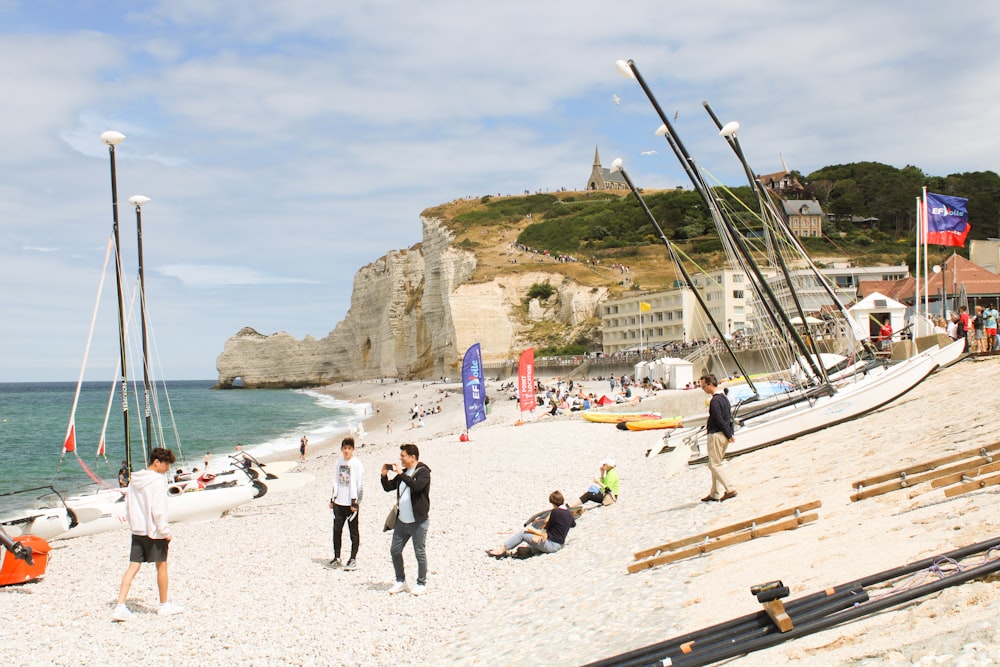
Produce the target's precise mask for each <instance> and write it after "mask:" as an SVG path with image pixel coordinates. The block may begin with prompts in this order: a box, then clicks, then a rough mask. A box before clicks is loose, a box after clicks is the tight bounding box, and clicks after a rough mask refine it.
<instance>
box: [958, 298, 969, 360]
mask: <svg viewBox="0 0 1000 667" xmlns="http://www.w3.org/2000/svg"><path fill="white" fill-rule="evenodd" d="M958 337H959V338H961V339H962V340H964V341H965V347H964V351H965V352H968V351H969V309H968V308H966V307H965V306H959V307H958Z"/></svg>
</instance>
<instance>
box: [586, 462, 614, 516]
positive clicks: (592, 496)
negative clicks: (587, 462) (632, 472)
mask: <svg viewBox="0 0 1000 667" xmlns="http://www.w3.org/2000/svg"><path fill="white" fill-rule="evenodd" d="M588 500H593V501H594V502H595V503H597V504H599V505H610V504H611V503H613V502H615V501H616V500H618V469H617V468H616V467H615V460H614V459H611V458H607V459H604V460H603V461H601V474H600V476H599V477H595V478H594V483H593V484H591V485H590V488H588V489H587V492H586V493H585V494H583V495H582V496H580V505H582V504H584V503H585V502H587V501H588ZM577 507H579V505H577Z"/></svg>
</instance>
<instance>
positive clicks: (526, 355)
mask: <svg viewBox="0 0 1000 667" xmlns="http://www.w3.org/2000/svg"><path fill="white" fill-rule="evenodd" d="M517 395H518V398H519V401H518V402H519V403H520V405H521V412H532V411H534V409H535V407H536V403H535V348H533V347H529V348H528V349H527V350H525V351H524V352H522V353H521V361H519V362H518V363H517Z"/></svg>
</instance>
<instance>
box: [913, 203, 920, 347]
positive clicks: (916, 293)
mask: <svg viewBox="0 0 1000 667" xmlns="http://www.w3.org/2000/svg"><path fill="white" fill-rule="evenodd" d="M916 204H917V224H916V225H915V227H916V235H915V241H914V245H915V246H916V247H915V252H916V257H917V258H916V260H915V261H914V263H913V271H914V274H915V275H914V281H913V285H914V287H913V332H914V333H915V334H916V335H917V336H919V335H920V226H921V218H920V197H917V202H916Z"/></svg>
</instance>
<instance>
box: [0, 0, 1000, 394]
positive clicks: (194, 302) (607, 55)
mask: <svg viewBox="0 0 1000 667" xmlns="http://www.w3.org/2000/svg"><path fill="white" fill-rule="evenodd" d="M681 4H682V3H673V2H663V1H662V0H648V1H647V0H635V1H633V2H626V3H618V4H614V3H612V4H609V3H606V2H592V1H587V0H576V1H573V2H568V1H562V0H553V1H551V2H524V1H522V0H508V1H507V2H503V3H476V2H464V1H459V0H424V1H423V2H420V3H404V2H398V1H393V2H389V1H388V0H375V1H366V2H316V1H315V0H282V1H281V2H263V1H258V0H164V1H163V2H153V1H148V2H143V1H141V0H140V1H136V0H132V1H124V0H121V1H119V0H74V1H70V0H66V1H63V2H57V1H55V0H30V1H24V2H20V1H16V0H0V90H2V91H3V102H2V103H0V294H2V301H0V304H2V306H3V309H4V314H3V325H2V327H0V382H21V381H62V380H67V381H72V380H75V379H76V378H77V377H78V376H79V375H80V373H81V368H84V365H83V361H84V356H85V353H86V354H87V357H88V358H87V364H86V366H85V368H86V371H85V378H86V379H88V380H106V379H108V380H110V379H111V378H113V377H115V376H116V374H117V372H116V360H117V356H118V351H117V349H118V348H117V320H116V315H115V310H114V307H113V302H112V301H110V300H109V298H110V299H113V298H114V294H115V289H114V281H113V276H109V278H108V280H109V281H110V282H108V283H106V284H105V286H104V289H103V293H102V294H103V297H102V299H101V301H100V303H101V306H100V310H99V311H98V315H97V318H96V325H95V333H94V335H93V341H92V343H91V345H90V347H89V348H88V346H87V340H88V336H89V332H90V331H91V321H92V319H94V311H95V303H97V301H96V298H97V293H98V287H99V285H100V280H101V276H102V266H103V262H104V256H105V250H106V248H107V242H108V239H109V237H110V235H111V232H112V226H113V207H112V204H111V201H112V197H111V178H110V159H109V154H108V149H107V147H106V146H105V145H103V144H102V143H101V140H100V135H101V133H102V132H104V131H105V130H116V131H118V132H121V133H123V134H125V135H126V140H125V141H124V143H122V144H121V145H119V146H118V147H117V149H116V152H115V163H116V175H117V178H116V181H117V188H118V194H119V197H118V199H119V213H118V215H119V223H120V224H119V226H120V230H121V232H120V233H121V239H122V264H123V267H124V270H125V272H126V274H127V275H126V287H127V289H128V290H129V291H131V290H133V289H134V285H135V277H136V272H137V271H136V267H137V265H138V262H137V258H136V224H135V222H136V220H135V218H136V211H135V209H134V208H133V207H132V206H131V205H130V204H129V203H128V201H127V200H128V198H129V197H130V196H132V195H135V194H141V195H144V196H146V197H149V198H150V200H151V201H150V202H149V203H148V204H146V205H144V206H143V208H142V237H143V259H144V267H145V269H144V279H145V291H146V297H147V304H148V317H149V322H150V331H151V339H152V341H153V343H154V349H155V353H154V355H153V365H154V367H155V368H156V369H159V370H158V371H157V374H158V376H159V377H163V378H165V379H216V378H217V371H216V368H215V360H216V357H217V356H218V355H219V354H220V353H221V352H222V350H223V346H224V344H225V342H226V340H227V339H228V338H229V337H231V336H233V335H234V334H235V333H236V332H237V331H239V330H240V329H242V328H243V327H247V326H249V327H253V328H254V329H256V330H257V331H259V332H261V333H264V334H272V333H275V332H278V331H283V332H287V333H289V334H291V335H293V336H295V337H296V338H299V339H301V338H302V337H304V336H306V335H311V336H313V337H315V338H322V337H324V336H326V335H327V334H328V333H329V332H330V331H332V330H333V329H334V327H335V326H336V325H337V323H338V322H339V321H341V320H342V319H343V318H344V317H345V315H346V314H347V310H348V308H349V307H350V298H351V290H352V282H353V278H354V275H355V273H356V272H357V271H358V269H360V268H361V267H363V266H365V265H366V264H368V263H370V262H373V261H375V260H376V259H378V258H379V257H381V256H382V255H384V254H385V253H386V252H388V251H389V250H393V249H402V248H407V247H409V246H411V245H413V244H414V243H417V242H419V241H420V239H421V223H420V213H421V211H423V210H424V209H425V208H428V207H431V206H436V205H438V204H441V203H444V202H447V201H451V200H453V199H456V198H462V197H479V196H482V195H485V194H493V195H496V194H523V193H524V192H525V191H526V190H527V191H530V192H537V191H546V190H556V189H560V188H566V189H570V190H576V189H581V188H583V187H584V185H585V183H586V180H587V178H588V176H589V175H590V168H591V164H592V162H593V157H594V148H595V147H598V148H599V149H600V155H601V160H602V163H603V164H604V165H605V166H608V165H610V163H611V161H612V160H613V159H614V158H616V157H621V158H622V159H623V160H624V164H625V167H626V168H627V169H628V171H629V174H630V176H631V177H632V179H633V181H635V182H636V184H637V185H638V186H639V187H647V188H658V187H674V186H676V185H682V184H685V185H686V184H687V180H686V177H685V176H684V173H683V171H682V170H681V169H680V168H679V166H678V164H677V163H676V160H675V159H674V158H673V156H672V155H671V154H670V152H669V147H668V146H667V144H666V142H665V141H664V140H663V139H662V138H660V137H656V136H655V135H654V132H655V130H656V128H657V127H658V126H659V125H660V121H659V120H658V118H657V116H656V115H655V112H654V111H653V108H652V107H651V105H650V104H649V102H648V101H647V100H646V99H645V97H644V96H643V94H642V91H641V90H640V88H639V87H638V85H637V84H636V82H635V81H629V80H626V79H625V78H623V77H622V76H621V75H620V74H618V72H617V71H616V69H615V66H614V63H615V61H616V60H618V59H633V60H634V62H635V63H636V65H637V67H638V68H639V70H640V72H641V73H642V75H643V77H644V78H645V79H646V80H647V82H648V83H649V84H650V86H651V87H652V89H653V91H654V93H655V94H656V96H657V98H658V100H659V102H660V104H661V106H662V107H663V108H664V110H665V112H666V113H668V114H676V122H675V127H676V130H677V132H678V134H679V135H680V136H681V138H682V140H683V141H684V143H685V144H686V146H687V148H688V149H689V151H690V152H691V153H692V154H693V155H694V156H695V158H696V159H697V160H698V161H699V163H700V164H701V165H702V166H703V167H704V168H706V169H707V170H708V171H709V172H710V173H711V174H712V175H713V176H714V177H715V178H716V179H718V180H719V181H721V182H724V183H728V184H740V183H741V182H742V181H741V178H742V176H741V174H742V172H741V169H740V167H739V164H738V163H737V162H736V161H735V160H734V159H733V158H732V157H731V155H730V154H729V153H728V148H727V147H726V145H725V143H724V142H723V141H722V139H720V138H719V137H718V136H717V133H716V131H715V128H714V126H713V125H712V123H711V121H710V119H709V118H708V116H707V115H706V114H705V112H704V110H703V109H702V108H701V102H702V100H708V101H709V102H710V103H711V104H712V107H713V108H714V110H715V111H716V113H717V114H718V115H719V116H720V118H721V120H722V121H723V122H726V121H729V120H737V121H739V122H740V124H741V130H740V138H741V142H742V144H743V147H744V150H745V152H746V153H747V155H748V157H749V160H750V162H751V164H752V165H753V167H754V169H755V170H756V171H757V172H758V173H769V172H774V171H779V170H780V169H781V168H782V165H781V158H782V157H783V158H784V160H785V162H786V163H787V164H788V167H789V168H791V169H794V170H798V171H800V172H802V173H804V174H808V173H810V172H811V171H814V170H816V169H818V168H820V167H822V166H826V165H830V164H840V163H849V162H858V161H878V162H883V163H886V164H890V165H893V166H895V167H903V166H906V165H915V166H918V167H920V168H921V169H923V170H924V171H925V172H927V173H928V174H931V175H942V176H943V175H947V174H949V173H956V172H964V171H980V170H993V171H996V170H997V168H998V164H997V155H998V154H1000V151H998V148H1000V146H998V140H997V138H996V135H993V134H990V133H988V132H984V130H985V129H988V128H987V126H988V124H989V123H991V122H992V121H993V120H995V119H996V118H998V117H1000V86H997V85H996V77H997V74H996V72H998V71H1000V49H998V48H996V44H997V43H1000V5H993V4H992V3H985V2H977V3H971V2H957V3H941V2H937V1H933V2H932V1H929V0H912V1H911V2H906V3H899V2H888V1H880V0H868V1H866V2H855V1H853V0H848V1H841V2H829V1H823V0H819V1H817V2H812V3H803V2H791V1H786V0H775V1H772V2H768V3H748V2H745V1H744V0H719V1H716V2H712V3H683V6H679V5H681ZM615 96H617V98H618V100H617V102H616V100H615ZM649 151H656V152H655V153H649ZM643 153H647V154H643ZM917 194H918V193H914V196H916V195H917ZM109 274H110V272H109ZM88 349H89V352H88V351H87V350H88ZM129 363H130V364H134V362H132V361H130V362H129Z"/></svg>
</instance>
